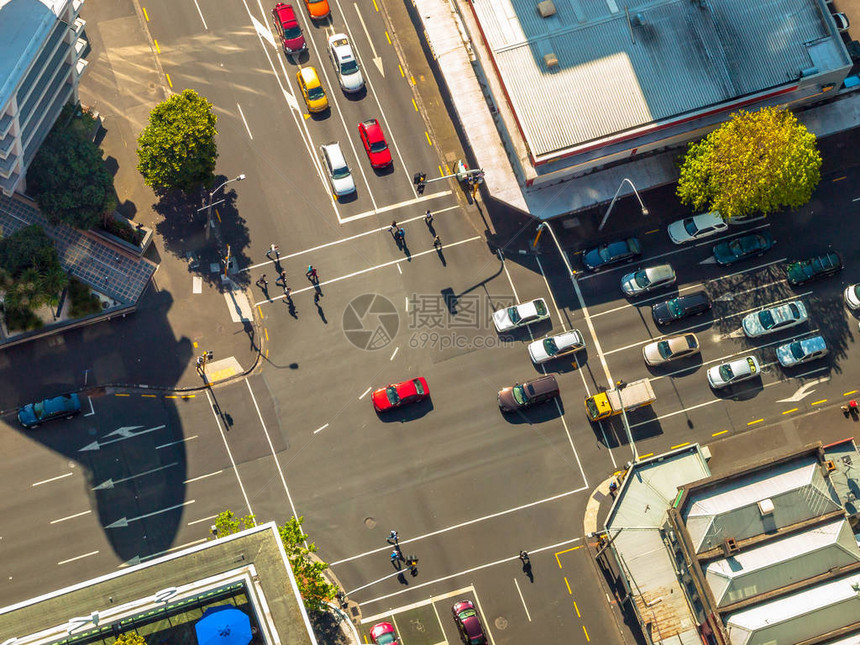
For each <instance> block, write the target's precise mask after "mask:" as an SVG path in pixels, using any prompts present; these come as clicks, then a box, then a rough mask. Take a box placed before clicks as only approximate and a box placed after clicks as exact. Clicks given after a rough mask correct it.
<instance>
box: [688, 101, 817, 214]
mask: <svg viewBox="0 0 860 645" xmlns="http://www.w3.org/2000/svg"><path fill="white" fill-rule="evenodd" d="M820 180H821V155H820V154H819V152H818V147H817V145H816V139H815V135H814V134H812V133H811V132H809V131H808V130H807V129H806V126H804V125H803V124H802V123H800V122H799V121H798V120H797V118H796V117H795V116H794V114H792V113H791V112H789V111H788V110H785V109H781V108H775V107H766V108H762V109H761V110H758V111H756V112H746V111H744V110H741V111H740V112H737V113H735V114H732V115H731V118H730V120H729V121H726V122H725V123H723V124H722V125H721V126H720V127H719V128H717V129H716V130H714V131H713V132H711V133H710V134H709V135H708V136H706V137H705V138H704V139H702V140H701V141H697V142H693V143H691V144H690V145H689V147H688V149H687V153H686V155H685V156H684V159H683V161H682V162H681V176H680V178H679V179H678V189H677V195H678V197H679V198H680V199H681V202H682V203H683V204H687V205H689V206H692V207H693V208H695V209H696V210H717V211H720V213H721V214H722V215H723V217H725V218H731V217H744V216H748V215H752V214H755V213H762V214H769V213H773V212H775V211H778V210H780V209H781V208H785V207H790V208H797V207H798V206H802V205H803V204H805V203H807V202H808V201H809V200H810V199H811V198H812V192H813V191H814V190H815V187H816V186H817V185H818V182H819V181H820Z"/></svg>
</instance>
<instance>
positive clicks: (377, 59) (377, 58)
mask: <svg viewBox="0 0 860 645" xmlns="http://www.w3.org/2000/svg"><path fill="white" fill-rule="evenodd" d="M352 6H353V7H355V13H357V14H358V20H359V22H360V23H361V27H362V29H364V35H365V36H367V44H368V45H370V51H371V52H373V63H374V65H376V67H377V69H378V70H379V74H380V76H382V77H383V78H385V71H384V70H383V69H382V57H380V56H379V54H377V53H376V47H374V46H373V38H371V37H370V32H369V31H368V30H367V25H366V24H365V23H364V16H362V15H361V10H360V9H359V8H358V3H353V5H352Z"/></svg>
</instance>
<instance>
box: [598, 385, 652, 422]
mask: <svg viewBox="0 0 860 645" xmlns="http://www.w3.org/2000/svg"><path fill="white" fill-rule="evenodd" d="M654 401H655V396H654V388H652V387H651V381H650V380H648V379H647V378H643V379H640V380H638V381H632V382H631V383H626V384H624V385H623V387H619V386H618V385H617V384H616V386H615V387H614V388H612V389H610V390H605V391H604V392H598V393H597V394H595V395H594V396H589V397H588V398H586V399H585V413H586V414H587V415H588V418H589V419H591V420H592V421H600V420H601V419H606V418H608V417H612V416H615V415H616V414H621V411H622V410H625V411H627V412H632V411H633V410H636V409H638V408H641V407H644V406H646V405H651V404H652V403H654ZM622 406H623V407H622Z"/></svg>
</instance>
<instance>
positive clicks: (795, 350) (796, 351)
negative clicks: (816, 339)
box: [788, 343, 805, 361]
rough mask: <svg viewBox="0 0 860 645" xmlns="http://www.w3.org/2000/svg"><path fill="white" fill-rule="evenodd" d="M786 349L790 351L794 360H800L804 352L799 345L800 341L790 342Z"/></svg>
mask: <svg viewBox="0 0 860 645" xmlns="http://www.w3.org/2000/svg"><path fill="white" fill-rule="evenodd" d="M788 351H790V352H791V355H792V356H794V358H795V360H798V361H799V360H800V359H801V358H803V356H804V354H805V352H804V351H803V348H802V347H801V346H800V343H792V344H791V345H789V346H788Z"/></svg>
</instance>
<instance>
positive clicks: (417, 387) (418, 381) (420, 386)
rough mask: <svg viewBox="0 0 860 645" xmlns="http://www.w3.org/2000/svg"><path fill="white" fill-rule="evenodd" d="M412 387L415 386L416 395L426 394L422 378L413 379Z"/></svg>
mask: <svg viewBox="0 0 860 645" xmlns="http://www.w3.org/2000/svg"><path fill="white" fill-rule="evenodd" d="M412 385H414V386H415V392H416V393H418V394H424V384H423V383H422V382H421V379H420V378H415V379H412Z"/></svg>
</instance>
